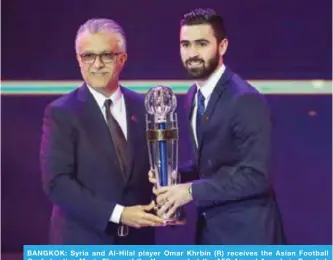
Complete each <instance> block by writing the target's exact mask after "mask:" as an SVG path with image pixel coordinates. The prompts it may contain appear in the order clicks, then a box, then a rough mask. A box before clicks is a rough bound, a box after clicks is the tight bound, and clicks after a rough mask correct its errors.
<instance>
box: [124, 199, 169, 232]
mask: <svg viewBox="0 0 333 260" xmlns="http://www.w3.org/2000/svg"><path fill="white" fill-rule="evenodd" d="M154 207H155V203H154V201H152V202H151V203H150V204H149V205H137V206H131V207H125V208H124V210H123V213H122V215H121V217H120V222H121V223H122V224H124V225H127V226H130V227H135V228H141V227H149V226H151V227H154V226H164V225H165V223H164V220H163V219H162V218H159V217H157V216H155V215H153V214H150V213H147V212H148V211H150V210H152V209H154Z"/></svg>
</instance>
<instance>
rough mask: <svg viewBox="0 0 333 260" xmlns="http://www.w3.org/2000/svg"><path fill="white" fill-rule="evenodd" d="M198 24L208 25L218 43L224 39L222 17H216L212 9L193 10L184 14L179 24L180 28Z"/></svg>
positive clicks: (224, 31)
mask: <svg viewBox="0 0 333 260" xmlns="http://www.w3.org/2000/svg"><path fill="white" fill-rule="evenodd" d="M199 24H209V25H210V26H211V27H212V28H213V31H214V35H215V38H216V40H217V41H218V42H219V43H220V42H221V41H222V40H223V39H224V38H226V30H225V27H224V20H223V18H222V16H220V15H218V14H217V13H216V12H215V11H214V10H213V9H210V8H206V9H203V8H198V9H194V10H192V11H190V12H188V13H186V14H184V16H183V19H182V20H181V22H180V25H181V26H184V25H199Z"/></svg>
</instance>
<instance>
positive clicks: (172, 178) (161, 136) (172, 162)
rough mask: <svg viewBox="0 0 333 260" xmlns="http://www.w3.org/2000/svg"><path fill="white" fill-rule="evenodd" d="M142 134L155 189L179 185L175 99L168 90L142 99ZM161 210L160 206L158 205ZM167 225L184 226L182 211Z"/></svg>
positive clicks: (160, 88)
mask: <svg viewBox="0 0 333 260" xmlns="http://www.w3.org/2000/svg"><path fill="white" fill-rule="evenodd" d="M145 106H146V110H147V114H146V131H147V142H148V153H149V162H150V170H151V171H152V172H154V173H155V178H156V181H157V185H156V186H157V188H159V187H161V186H169V185H174V184H177V183H179V175H178V121H177V113H175V110H176V107H177V99H176V96H175V94H174V93H173V91H172V90H171V88H169V87H165V86H157V87H153V88H151V89H150V90H149V91H148V93H147V95H146V97H145ZM159 206H162V205H159ZM162 217H163V218H164V219H165V221H166V223H167V224H168V225H179V224H184V223H185V220H184V211H183V209H182V208H178V209H177V211H176V213H175V214H174V215H173V216H171V217H170V218H166V216H162Z"/></svg>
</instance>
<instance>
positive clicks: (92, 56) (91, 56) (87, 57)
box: [80, 52, 122, 64]
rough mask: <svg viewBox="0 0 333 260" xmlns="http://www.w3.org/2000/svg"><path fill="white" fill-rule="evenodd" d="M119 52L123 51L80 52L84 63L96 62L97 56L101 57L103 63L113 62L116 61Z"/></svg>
mask: <svg viewBox="0 0 333 260" xmlns="http://www.w3.org/2000/svg"><path fill="white" fill-rule="evenodd" d="M119 54H122V52H104V53H100V54H96V53H84V54H80V57H81V61H82V62H83V63H88V64H92V63H94V62H95V60H96V58H97V57H99V58H100V60H101V61H102V62H103V63H112V62H113V61H114V58H115V57H116V56H118V55H119Z"/></svg>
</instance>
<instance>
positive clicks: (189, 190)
mask: <svg viewBox="0 0 333 260" xmlns="http://www.w3.org/2000/svg"><path fill="white" fill-rule="evenodd" d="M188 193H189V194H191V196H192V184H191V185H190V187H188Z"/></svg>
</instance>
